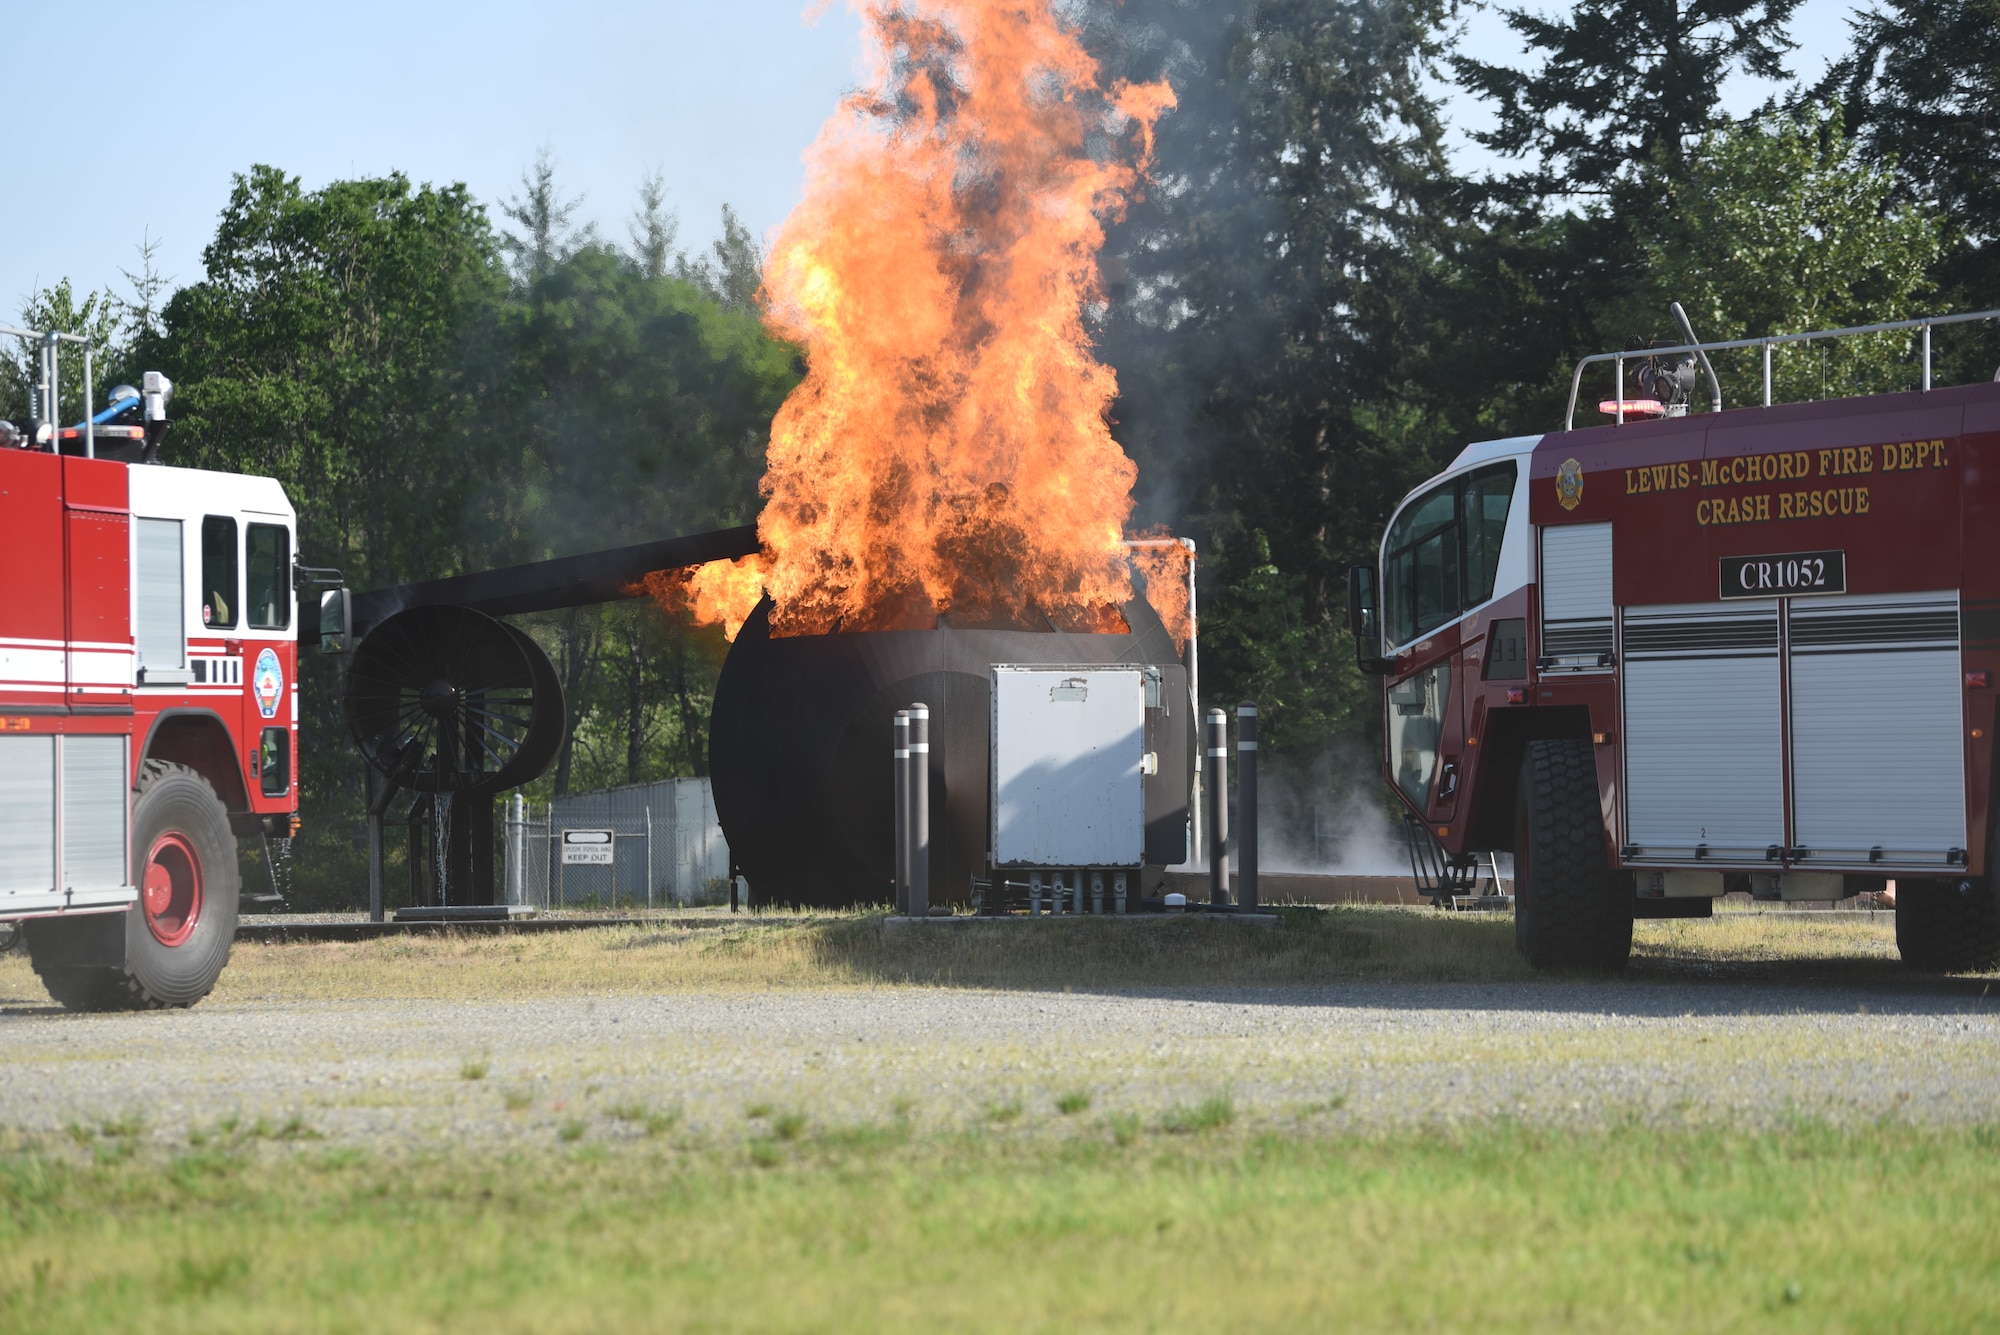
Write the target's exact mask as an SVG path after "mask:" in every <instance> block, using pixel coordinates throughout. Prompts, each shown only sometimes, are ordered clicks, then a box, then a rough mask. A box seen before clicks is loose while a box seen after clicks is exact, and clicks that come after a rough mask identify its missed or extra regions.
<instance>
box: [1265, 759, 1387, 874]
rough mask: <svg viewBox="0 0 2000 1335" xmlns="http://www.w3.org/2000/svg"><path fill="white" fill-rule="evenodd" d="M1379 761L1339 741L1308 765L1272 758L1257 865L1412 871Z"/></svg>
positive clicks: (1340, 871) (1313, 870)
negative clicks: (1279, 762)
mask: <svg viewBox="0 0 2000 1335" xmlns="http://www.w3.org/2000/svg"><path fill="white" fill-rule="evenodd" d="M1383 782H1384V780H1383V779H1382V776H1381V769H1380V767H1379V762H1378V761H1377V759H1376V758H1375V757H1374V755H1373V754H1371V753H1370V752H1367V751H1364V750H1362V749H1361V748H1359V747H1357V746H1352V745H1344V746H1336V747H1334V748H1332V749H1329V750H1328V751H1326V752H1324V753H1323V754H1321V755H1320V756H1318V757H1316V758H1315V759H1314V760H1312V761H1311V762H1310V763H1308V764H1299V763H1289V764H1273V765H1267V766H1266V767H1265V768H1264V769H1263V770H1262V771H1261V772H1260V773H1259V775H1258V783H1257V849H1258V857H1257V861H1258V865H1259V867H1260V868H1261V869H1262V870H1264V871H1268V872H1278V873H1282V872H1304V873H1311V874H1316V875H1323V876H1326V875H1333V876H1408V875H1409V874H1410V856H1409V853H1408V851H1407V849H1406V846H1405V845H1404V843H1403V831H1402V829H1401V828H1400V826H1399V825H1398V824H1397V823H1396V821H1395V819H1394V818H1393V817H1392V815H1391V802H1392V801H1393V799H1392V798H1391V797H1390V796H1389V794H1388V793H1387V791H1386V790H1385V789H1384V788H1383Z"/></svg>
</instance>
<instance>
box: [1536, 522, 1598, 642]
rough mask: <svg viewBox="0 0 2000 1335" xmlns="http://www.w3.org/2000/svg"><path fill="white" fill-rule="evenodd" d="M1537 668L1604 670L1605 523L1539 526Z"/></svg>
mask: <svg viewBox="0 0 2000 1335" xmlns="http://www.w3.org/2000/svg"><path fill="white" fill-rule="evenodd" d="M1541 597H1542V653H1541V659H1542V662H1541V666H1542V670H1543V671H1545V672H1546V671H1570V672H1591V671H1600V670H1604V669H1608V668H1609V667H1610V663H1609V662H1608V661H1606V660H1608V658H1609V656H1610V654H1611V648H1612V624H1613V623H1612V605H1611V525H1609V524H1563V525H1558V526H1554V527H1550V528H1545V529H1543V530H1542V578H1541Z"/></svg>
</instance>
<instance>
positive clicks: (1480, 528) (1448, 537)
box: [1382, 461, 1515, 644]
mask: <svg viewBox="0 0 2000 1335" xmlns="http://www.w3.org/2000/svg"><path fill="white" fill-rule="evenodd" d="M1514 478H1515V465H1514V464H1513V462H1512V461H1509V462H1507V463H1500V464H1494V465H1492V466H1491V467H1487V468H1481V469H1478V470H1477V471H1475V472H1471V473H1465V474H1462V475H1460V476H1459V477H1455V478H1453V479H1451V480H1450V481H1449V482H1444V483H1441V484H1439V485H1438V486H1436V487H1434V488H1432V489H1431V490H1430V491H1428V492H1426V493H1424V494H1423V495H1421V496H1419V497H1418V498H1417V499H1415V500H1413V501H1411V502H1410V503H1409V504H1407V505H1405V506H1404V507H1403V511H1402V513H1401V514H1399V515H1397V516H1396V520H1395V522H1394V523H1393V524H1391V525H1390V527H1389V539H1388V541H1387V542H1386V543H1384V544H1383V547H1384V550H1385V551H1386V553H1387V554H1386V555H1385V557H1384V558H1383V562H1382V612H1383V625H1384V627H1385V629H1386V630H1387V632H1388V636H1389V643H1391V644H1407V643H1408V642H1409V641H1411V640H1413V639H1415V638H1416V637H1417V636H1419V635H1421V634H1423V633H1424V632H1425V631H1427V630H1434V629H1436V628H1437V627H1439V626H1442V625H1444V624H1445V623H1446V622H1448V621H1450V620H1452V619H1453V618H1455V617H1457V616H1458V615H1459V614H1460V613H1461V612H1463V611H1465V610H1466V609H1468V608H1472V607H1477V606H1479V604H1481V603H1483V602H1485V601H1486V600H1487V599H1488V598H1491V597H1492V596H1493V581H1494V577H1495V576H1496V575H1497V574H1498V573H1499V569H1500V547H1501V542H1502V539H1503V538H1504V537H1505V536H1506V532H1507V512H1508V509H1509V507H1510V505H1511V503H1512V501H1513V499H1514Z"/></svg>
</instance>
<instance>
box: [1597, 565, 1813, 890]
mask: <svg viewBox="0 0 2000 1335" xmlns="http://www.w3.org/2000/svg"><path fill="white" fill-rule="evenodd" d="M1620 636H1621V641H1622V643H1621V652H1620V655H1619V657H1620V661H1621V662H1622V664H1623V674H1622V675H1623V682H1624V687H1625V713H1624V754H1625V793H1626V799H1625V800H1626V813H1627V819H1626V826H1627V839H1628V841H1629V843H1630V844H1631V845H1634V846H1636V847H1637V848H1638V850H1639V851H1638V852H1637V853H1634V854H1631V855H1630V857H1629V859H1628V860H1630V861H1633V862H1648V861H1660V862H1685V861H1690V860H1695V859H1697V858H1700V857H1705V858H1709V859H1713V860H1716V861H1718V862H1724V861H1727V862H1744V861H1757V862H1761V861H1763V860H1764V856H1765V852H1766V850H1767V849H1768V848H1770V847H1771V846H1772V845H1773V844H1780V845H1781V844H1783V843H1784V842H1785V799H1784V793H1785V788H1784V783H1785V779H1784V772H1783V759H1784V738H1783V733H1782V731H1781V726H1780V716H1781V713H1782V708H1781V701H1780V696H1779V684H1780V683H1779V673H1778V662H1779V660H1778V605H1777V603H1776V602H1775V601H1757V602H1730V603H1719V602H1718V603H1682V604H1672V605H1667V606H1659V607H1631V608H1626V609H1625V613H1624V619H1623V623H1622V625H1621V628H1620ZM1704 848H1705V851H1702V850H1704Z"/></svg>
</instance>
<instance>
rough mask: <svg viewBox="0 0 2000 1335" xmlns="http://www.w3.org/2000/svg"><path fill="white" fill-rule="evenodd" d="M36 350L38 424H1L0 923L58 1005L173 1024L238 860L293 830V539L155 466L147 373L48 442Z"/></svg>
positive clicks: (231, 892) (163, 388) (189, 479)
mask: <svg viewBox="0 0 2000 1335" xmlns="http://www.w3.org/2000/svg"><path fill="white" fill-rule="evenodd" d="M22 332H23V331H18V330H0V333H8V334H20V333H22ZM33 337H35V338H36V339H37V340H38V343H37V346H38V348H39V349H40V352H41V356H42V382H41V384H40V385H38V386H37V390H36V419H35V420H34V421H33V422H31V423H29V424H28V429H27V430H26V431H25V432H23V431H21V430H19V429H17V428H15V427H14V426H12V425H11V424H5V423H0V553H5V554H6V555H5V556H4V560H5V563H6V566H7V568H8V569H9V570H11V571H12V572H13V574H12V578H10V579H9V581H8V583H7V589H6V593H5V594H4V596H0V924H6V923H14V924H17V925H18V926H17V927H16V928H15V930H18V931H20V932H21V933H22V934H24V935H25V937H26V944H27V947H28V952H29V955H30V957H31V959H32V961H33V963H34V967H35V971H36V972H37V973H38V974H39V975H40V976H41V978H42V981H43V982H44V984H45V985H46V986H47V987H48V989H49V992H50V993H51V994H52V995H53V996H54V997H55V999H56V1000H57V1001H59V1002H61V1003H62V1004H63V1005H65V1006H69V1007H72V1008H76V1009H111V1008H137V1007H158V1006H185V1005H190V1004H192V1003H193V1002H195V1001H198V1000H200V999H201V998H202V997H204V996H206V995H207V994H208V992H209V990H210V989H211V988H212V987H213V986H214V984H215V980H216V978H217V976H218V975H219V974H220V973H221V971H222V968H223V966H224V964H225V963H227V961H228V959H229V948H230V943H231V941H232V939H233V937H234V935H235V929H236V916H237V903H238V897H239V893H240V886H239V880H240V878H239V873H238V859H237V841H238V840H239V839H258V838H264V837H276V838H289V837H290V836H291V835H292V834H293V833H294V832H295V831H296V828H297V814H296V813H297V810H298V797H297V793H296V791H295V789H294V786H293V782H292V775H293V757H294V755H295V753H296V750H297V739H298V723H297V711H296V702H297V693H298V684H297V683H298V642H297V641H298V631H297V625H298V600H297V597H296V594H295V593H294V587H293V577H294V571H295V569H296V561H295V559H294V552H295V550H296V545H295V544H296V535H297V529H298V525H297V522H296V517H295V515H294V512H293V509H292V506H291V503H290V501H288V500H287V499H286V497H285V493H284V489H283V488H282V487H280V486H279V484H278V483H277V482H275V481H273V480H272V479H270V478H260V477H245V476H240V475H237V474H230V473H215V472H206V471H202V470H199V469H190V468H172V467H167V466H165V465H162V464H160V463H157V462H154V460H155V459H156V458H157V455H158V448H159V435H160V432H161V431H162V430H163V429H164V426H165V422H166V406H167V401H168V398H169V396H170V395H171V392H172V386H171V385H170V384H168V382H167V381H166V380H165V378H164V377H161V376H158V375H156V374H149V375H148V376H147V377H146V381H145V387H144V392H143V393H141V392H139V391H135V390H131V389H126V388H123V387H121V389H118V390H114V391H112V404H111V407H110V408H108V409H106V410H105V411H104V412H102V413H99V414H97V415H96V416H95V417H94V418H90V419H89V420H86V421H85V422H83V423H81V424H79V425H77V426H73V427H62V426H61V425H60V418H59V417H58V415H57V410H58V407H59V404H58V401H57V398H56V394H55V389H54V386H55V385H56V384H57V383H58V378H57V376H56V374H55V372H56V369H57V367H56V364H55V354H56V352H57V350H58V348H59V345H60V342H61V341H64V340H65V339H66V336H61V335H58V336H54V337H51V336H49V335H33ZM69 341H74V340H69ZM88 392H89V391H88V390H86V393H88ZM4 930H6V928H5V927H4V926H0V931H4Z"/></svg>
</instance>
